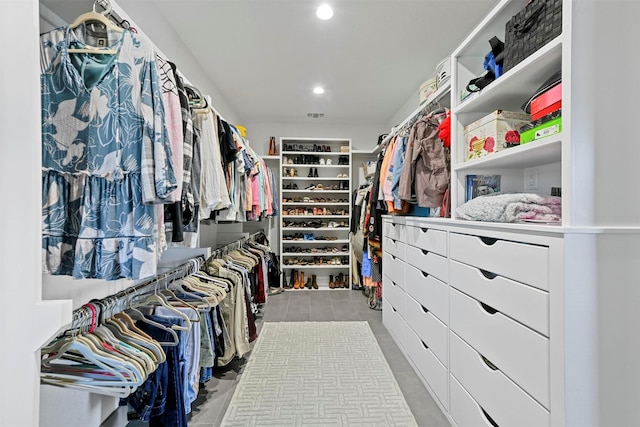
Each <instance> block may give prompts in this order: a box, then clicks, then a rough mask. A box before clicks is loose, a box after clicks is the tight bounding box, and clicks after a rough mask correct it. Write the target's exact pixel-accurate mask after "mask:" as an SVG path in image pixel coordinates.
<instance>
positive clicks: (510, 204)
mask: <svg viewBox="0 0 640 427" xmlns="http://www.w3.org/2000/svg"><path fill="white" fill-rule="evenodd" d="M456 214H457V217H458V218H461V219H468V220H474V221H490V222H518V221H522V220H537V221H541V220H542V221H549V222H555V221H560V219H561V218H562V198H561V197H557V196H541V195H539V194H533V193H496V194H490V195H486V196H479V197H476V198H475V199H471V200H469V201H468V202H466V203H464V204H462V205H460V206H458V208H457V209H456Z"/></svg>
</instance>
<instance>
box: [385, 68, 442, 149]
mask: <svg viewBox="0 0 640 427" xmlns="http://www.w3.org/2000/svg"><path fill="white" fill-rule="evenodd" d="M450 89H451V81H450V80H448V81H446V82H445V83H444V85H443V86H441V87H439V88H438V90H437V91H436V92H435V93H434V94H433V95H431V97H430V98H429V99H428V100H427V101H426V102H425V103H424V104H423V105H420V106H419V107H418V108H417V109H416V110H415V111H414V112H413V113H411V114H410V115H409V116H408V117H407V118H406V119H404V120H403V121H402V123H400V124H399V125H398V126H396V127H394V128H393V130H392V131H391V132H390V133H389V135H387V136H385V137H384V139H383V140H382V141H381V142H380V144H379V145H378V146H377V147H376V149H375V150H373V154H378V153H380V152H381V151H382V150H383V149H384V148H385V147H386V146H387V144H388V143H389V141H391V138H393V137H394V136H396V135H397V134H398V133H400V131H402V130H403V129H404V128H405V127H406V125H407V124H409V123H410V122H411V121H412V120H413V119H415V118H417V117H419V116H421V115H423V114H424V112H425V110H427V109H430V108H431V107H433V105H434V104H437V103H439V102H440V100H441V99H442V98H444V97H445V96H446V95H448V94H449V90H450Z"/></svg>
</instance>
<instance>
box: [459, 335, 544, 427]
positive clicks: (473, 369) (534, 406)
mask: <svg viewBox="0 0 640 427" xmlns="http://www.w3.org/2000/svg"><path fill="white" fill-rule="evenodd" d="M450 342H451V360H450V363H451V367H450V368H451V375H452V376H453V377H455V379H457V380H458V381H459V382H460V384H462V385H463V386H464V388H465V389H466V391H468V393H469V395H471V396H472V398H473V400H475V402H477V404H476V407H477V405H479V406H481V407H482V409H484V410H485V411H486V413H487V414H489V416H490V417H491V418H492V419H493V421H495V422H496V424H497V425H499V426H532V427H540V426H548V425H549V423H550V418H549V411H547V410H546V409H545V408H544V407H542V406H541V405H540V404H539V403H538V402H536V401H535V400H534V399H533V398H532V397H531V396H529V395H528V394H527V393H525V392H524V390H522V389H521V388H520V387H518V386H517V385H516V384H515V383H514V382H513V381H511V380H510V379H509V378H508V377H507V376H506V375H505V374H504V373H502V372H501V371H500V366H499V365H498V366H495V365H493V364H492V361H486V360H485V359H483V357H482V355H480V354H478V352H476V351H475V350H474V349H473V348H471V347H470V346H469V345H468V344H467V343H465V342H464V341H463V340H462V339H460V337H458V336H457V335H456V334H454V333H451V339H450ZM452 382H453V381H452ZM457 392H459V391H457ZM451 394H452V397H451V415H452V417H453V418H454V419H456V415H455V414H454V411H455V410H457V409H458V408H457V407H456V404H455V403H454V402H455V400H454V397H453V395H454V390H453V385H452V393H451ZM462 406H463V407H464V406H469V402H466V403H464V404H463V405H462ZM454 408H455V409H454ZM477 409H478V411H476V413H477V412H479V414H477V417H478V419H482V418H485V417H484V414H482V410H481V409H480V408H479V407H478V408H477ZM459 410H460V412H463V409H462V408H459ZM466 410H467V411H468V410H469V408H467V409H466ZM480 416H481V417H482V418H480ZM459 418H465V417H463V416H462V414H460V415H459ZM458 425H459V426H461V424H458ZM474 425H475V424H474ZM480 425H482V424H480Z"/></svg>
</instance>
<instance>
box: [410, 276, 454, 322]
mask: <svg viewBox="0 0 640 427" xmlns="http://www.w3.org/2000/svg"><path fill="white" fill-rule="evenodd" d="M405 278H406V279H405V282H406V283H405V287H404V288H405V292H406V293H407V295H410V296H411V297H412V298H413V299H415V300H416V301H417V302H419V303H420V304H422V305H423V306H424V307H425V308H427V310H429V311H431V312H432V313H433V314H435V315H436V317H437V318H438V319H440V320H441V321H442V322H444V323H446V324H448V323H449V286H447V284H445V283H444V282H442V281H440V280H438V279H436V278H435V277H434V276H432V275H430V274H427V273H425V272H424V271H421V270H418V269H417V268H415V267H413V266H411V265H407V271H406V273H405Z"/></svg>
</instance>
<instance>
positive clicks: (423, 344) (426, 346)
mask: <svg viewBox="0 0 640 427" xmlns="http://www.w3.org/2000/svg"><path fill="white" fill-rule="evenodd" d="M420 344H422V346H423V347H424V348H426V349H427V350H429V346H428V345H426V344H425V343H424V341H422V340H420Z"/></svg>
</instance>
